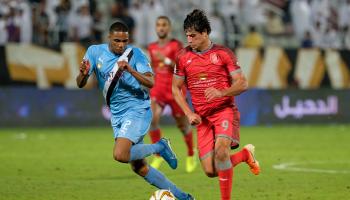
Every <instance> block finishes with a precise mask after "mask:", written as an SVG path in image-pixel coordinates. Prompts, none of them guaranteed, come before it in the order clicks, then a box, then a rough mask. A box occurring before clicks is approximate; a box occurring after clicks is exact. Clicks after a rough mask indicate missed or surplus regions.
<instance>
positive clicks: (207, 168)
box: [203, 166, 217, 178]
mask: <svg viewBox="0 0 350 200" xmlns="http://www.w3.org/2000/svg"><path fill="white" fill-rule="evenodd" d="M203 171H204V173H205V175H207V176H208V177H209V178H213V177H217V173H216V171H215V169H214V167H213V166H203Z"/></svg>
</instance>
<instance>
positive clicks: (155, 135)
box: [149, 128, 162, 144]
mask: <svg viewBox="0 0 350 200" xmlns="http://www.w3.org/2000/svg"><path fill="white" fill-rule="evenodd" d="M161 135H162V134H161V132H160V129H159V128H157V129H154V130H151V131H150V132H149V136H150V137H151V141H152V144H154V143H156V142H158V141H159V140H160V136H161Z"/></svg>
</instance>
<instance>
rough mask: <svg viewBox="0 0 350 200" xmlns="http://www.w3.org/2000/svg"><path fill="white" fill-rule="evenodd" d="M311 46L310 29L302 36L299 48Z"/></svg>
mask: <svg viewBox="0 0 350 200" xmlns="http://www.w3.org/2000/svg"><path fill="white" fill-rule="evenodd" d="M311 47H313V41H312V37H311V33H310V31H306V32H305V34H304V38H303V39H302V41H301V48H311Z"/></svg>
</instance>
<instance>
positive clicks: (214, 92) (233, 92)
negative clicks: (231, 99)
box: [205, 73, 248, 101]
mask: <svg viewBox="0 0 350 200" xmlns="http://www.w3.org/2000/svg"><path fill="white" fill-rule="evenodd" d="M247 89H248V81H247V79H246V77H245V76H244V74H243V73H237V74H234V75H232V84H231V87H229V88H227V89H224V90H218V89H216V88H213V87H210V88H208V89H206V90H205V97H206V98H207V100H208V101H211V100H213V99H215V98H219V97H224V96H237V95H239V94H241V93H242V92H244V91H246V90H247Z"/></svg>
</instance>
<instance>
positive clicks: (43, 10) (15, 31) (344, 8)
mask: <svg viewBox="0 0 350 200" xmlns="http://www.w3.org/2000/svg"><path fill="white" fill-rule="evenodd" d="M193 8H201V9H204V10H205V11H206V13H207V14H208V16H209V19H210V22H211V25H212V33H211V38H212V40H214V41H215V42H216V43H220V44H226V45H228V46H229V47H231V48H235V47H237V46H245V47H263V46H264V45H279V46H282V47H287V48H288V47H304V48H310V47H319V48H334V49H350V28H349V27H350V0H177V1H174V0H99V1H97V0H1V1H0V45H3V44H6V43H8V42H18V43H34V44H37V45H40V46H45V47H49V48H52V49H57V50H58V49H59V48H60V44H61V43H62V42H79V43H81V44H82V45H84V46H85V47H87V46H88V45H91V44H95V43H100V42H105V41H106V39H107V37H106V33H107V31H108V28H109V25H110V24H111V23H112V22H114V21H116V20H120V21H123V22H125V23H126V24H127V25H128V26H129V28H130V30H131V42H132V43H134V44H136V45H139V46H141V47H146V45H147V44H148V43H150V42H152V41H154V40H156V38H157V37H156V34H155V31H154V27H155V19H156V18H157V17H158V16H159V15H167V16H169V17H170V18H171V19H172V22H173V24H172V25H173V36H174V37H177V38H179V39H180V40H182V41H184V39H185V38H184V34H183V28H182V23H183V19H184V18H185V17H186V14H188V13H189V12H190V11H191V10H192V9H193Z"/></svg>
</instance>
